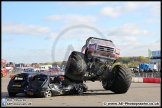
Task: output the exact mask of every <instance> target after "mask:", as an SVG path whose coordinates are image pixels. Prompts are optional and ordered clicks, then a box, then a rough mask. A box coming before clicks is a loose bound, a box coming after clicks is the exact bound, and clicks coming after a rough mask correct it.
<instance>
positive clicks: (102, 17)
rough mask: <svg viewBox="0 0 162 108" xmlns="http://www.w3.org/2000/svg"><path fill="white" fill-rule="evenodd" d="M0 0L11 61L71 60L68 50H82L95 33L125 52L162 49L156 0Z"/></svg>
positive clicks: (5, 45) (139, 53)
mask: <svg viewBox="0 0 162 108" xmlns="http://www.w3.org/2000/svg"><path fill="white" fill-rule="evenodd" d="M1 4H2V8H1V9H2V11H1V12H2V13H1V16H2V17H1V18H2V19H1V27H2V29H1V31H2V33H1V38H2V49H1V50H2V51H1V53H2V58H3V59H6V60H7V62H15V63H45V62H54V61H62V60H67V57H68V56H69V51H72V50H76V51H81V47H82V46H83V45H84V44H85V41H86V39H87V38H88V37H91V36H92V37H98V38H103V37H104V38H107V39H109V40H112V41H113V42H114V44H115V45H116V46H117V47H118V48H119V49H120V50H121V55H120V56H121V57H124V56H145V57H148V49H150V50H151V51H156V50H160V49H161V48H160V44H161V39H160V38H161V34H160V32H161V31H160V30H161V29H160V28H161V25H160V24H161V20H160V13H161V12H160V11H161V10H160V8H161V5H160V2H157V1H156V2H137V1H134V2H1ZM99 32H101V33H102V35H101V34H100V33H99ZM58 37H59V38H58ZM57 38H58V39H57ZM56 39H57V41H56ZM54 42H57V43H54Z"/></svg>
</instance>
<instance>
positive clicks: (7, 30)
mask: <svg viewBox="0 0 162 108" xmlns="http://www.w3.org/2000/svg"><path fill="white" fill-rule="evenodd" d="M49 31H50V28H48V27H43V26H35V25H25V24H15V23H13V22H3V23H2V33H3V34H30V35H38V34H42V33H47V32H49Z"/></svg>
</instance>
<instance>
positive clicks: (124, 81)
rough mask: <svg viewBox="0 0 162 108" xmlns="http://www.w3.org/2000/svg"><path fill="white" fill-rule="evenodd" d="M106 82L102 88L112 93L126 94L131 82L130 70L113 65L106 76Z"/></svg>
mask: <svg viewBox="0 0 162 108" xmlns="http://www.w3.org/2000/svg"><path fill="white" fill-rule="evenodd" d="M107 75H108V76H107V80H106V81H105V83H104V85H103V87H104V88H105V89H106V90H108V89H109V90H111V91H113V92H114V93H117V94H122V93H126V92H127V91H128V89H129V87H130V85H131V82H132V73H131V70H130V69H129V68H127V67H125V66H121V65H115V66H114V67H113V69H112V71H111V72H109V73H108V74H107Z"/></svg>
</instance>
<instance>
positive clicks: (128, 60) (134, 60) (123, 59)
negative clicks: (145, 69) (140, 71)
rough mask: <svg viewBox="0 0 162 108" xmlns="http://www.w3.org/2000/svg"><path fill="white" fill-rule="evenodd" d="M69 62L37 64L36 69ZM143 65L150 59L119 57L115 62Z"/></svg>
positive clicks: (135, 65) (134, 65)
mask: <svg viewBox="0 0 162 108" xmlns="http://www.w3.org/2000/svg"><path fill="white" fill-rule="evenodd" d="M66 63H67V61H58V62H46V63H36V64H35V67H39V65H59V66H62V65H64V66H65V65H66ZM141 63H149V58H148V57H144V56H136V57H119V59H118V60H117V61H116V62H115V64H114V65H116V64H121V65H126V66H128V67H137V66H138V65H139V64H141Z"/></svg>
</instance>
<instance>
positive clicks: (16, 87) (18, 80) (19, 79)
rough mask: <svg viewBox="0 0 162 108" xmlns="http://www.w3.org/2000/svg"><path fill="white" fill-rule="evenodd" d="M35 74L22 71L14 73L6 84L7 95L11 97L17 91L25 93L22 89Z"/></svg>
mask: <svg viewBox="0 0 162 108" xmlns="http://www.w3.org/2000/svg"><path fill="white" fill-rule="evenodd" d="M36 74H37V73H36V72H30V73H29V72H24V73H20V74H16V75H14V76H13V77H12V78H11V79H10V81H9V83H8V86H7V91H8V95H9V96H10V97H13V96H16V94H18V93H25V92H24V89H25V87H27V86H28V84H29V80H30V79H31V78H32V77H33V76H34V75H36Z"/></svg>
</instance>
